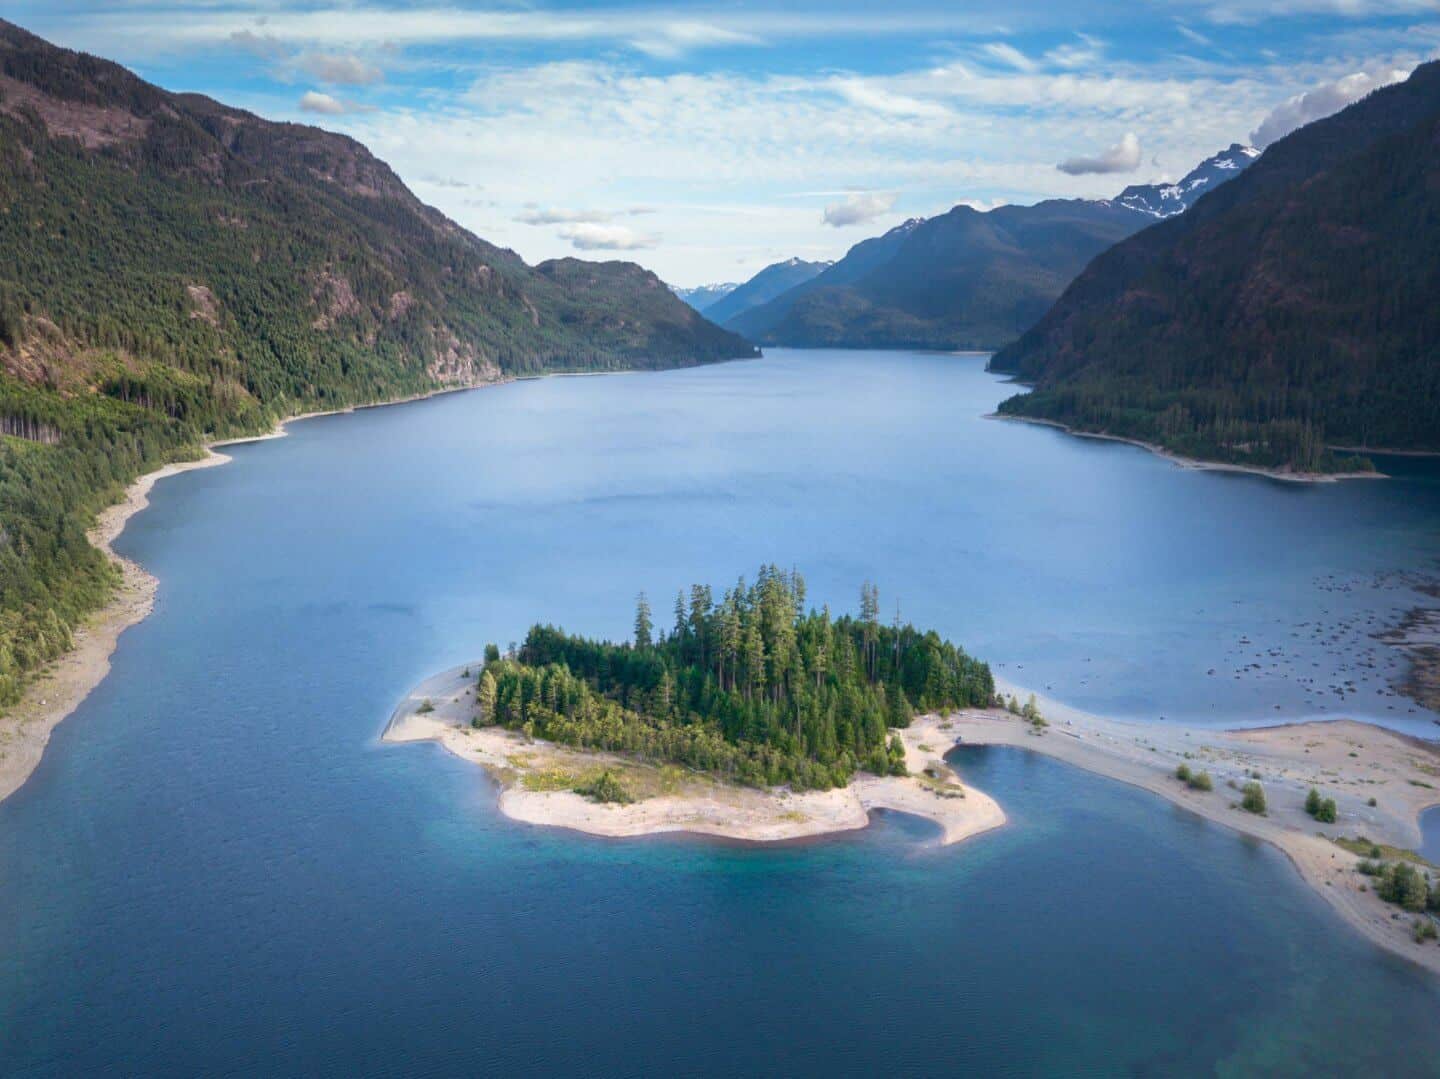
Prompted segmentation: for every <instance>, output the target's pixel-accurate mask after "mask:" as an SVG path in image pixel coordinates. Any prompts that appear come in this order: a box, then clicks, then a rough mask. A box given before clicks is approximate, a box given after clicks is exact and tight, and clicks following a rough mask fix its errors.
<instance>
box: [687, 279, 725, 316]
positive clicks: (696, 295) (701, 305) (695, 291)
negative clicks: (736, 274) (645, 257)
mask: <svg viewBox="0 0 1440 1079" xmlns="http://www.w3.org/2000/svg"><path fill="white" fill-rule="evenodd" d="M739 287H740V286H739V284H738V283H737V282H734V281H730V282H726V283H725V284H721V285H697V286H696V287H695V288H676V287H675V286H674V285H671V286H670V288H671V291H672V292H674V293H675V295H676V296H679V297H680V298H681V299H682V300H684V301H685V302H686V303H688V304H689V305H690V306H691V307H693V308H695V310H697V311H699V312H700V313H702V314H704V313H705V312H706V311H708V310H709V309H710V307H711V306H713V305H714V304H715V303H716V302H717V301H719V300H723V299H724V298H725V297H726V296H728V295H730V293H732V292H734V291H735V290H736V289H737V288H739Z"/></svg>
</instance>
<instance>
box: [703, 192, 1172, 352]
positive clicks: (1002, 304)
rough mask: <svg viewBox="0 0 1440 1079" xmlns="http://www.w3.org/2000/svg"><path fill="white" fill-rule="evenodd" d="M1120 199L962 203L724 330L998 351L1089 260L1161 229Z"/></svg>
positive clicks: (818, 342)
mask: <svg viewBox="0 0 1440 1079" xmlns="http://www.w3.org/2000/svg"><path fill="white" fill-rule="evenodd" d="M1150 220H1151V219H1150V217H1149V216H1148V215H1146V214H1142V213H1140V212H1139V211H1136V210H1131V209H1127V208H1125V207H1122V206H1117V205H1116V204H1115V203H1112V202H1100V201H1087V200H1081V199H1074V200H1051V201H1048V202H1042V203H1039V204H1038V205H1035V206H1002V207H1000V208H999V209H996V210H991V211H989V212H988V213H986V212H981V211H978V210H974V209H971V208H970V207H969V206H956V207H955V208H954V209H953V210H951V211H950V212H949V213H947V214H943V215H941V216H940V217H933V218H930V219H929V220H923V221H922V220H913V221H907V222H906V223H905V224H903V225H901V226H899V227H897V228H895V229H892V230H891V231H889V232H887V233H886V234H885V235H883V236H879V237H876V238H875V239H871V240H866V241H864V242H862V243H859V244H856V245H855V246H854V247H853V248H851V249H850V251H849V253H848V254H846V256H845V257H844V258H843V259H841V260H840V261H839V262H837V263H836V264H835V265H834V266H832V267H831V268H830V269H828V270H826V271H825V272H824V273H822V274H819V275H818V276H816V277H814V278H813V279H811V280H810V281H809V282H807V283H805V284H804V285H801V286H800V287H799V288H795V289H791V290H790V291H789V292H786V293H784V294H783V295H781V296H779V297H777V298H776V299H774V300H772V301H770V302H769V303H768V304H763V305H761V306H760V307H756V308H754V309H752V310H750V311H746V312H743V313H741V314H740V315H738V316H736V317H734V318H730V319H728V320H725V322H724V325H726V326H727V328H729V329H733V330H735V331H736V332H738V333H742V334H744V335H745V336H747V337H750V338H752V339H754V340H757V341H761V342H764V343H767V344H768V343H774V344H786V345H806V346H839V347H848V348H939V349H958V348H967V349H991V348H997V347H999V346H1000V345H1002V344H1005V343H1006V342H1008V341H1012V340H1014V339H1015V337H1017V336H1018V335H1019V334H1020V333H1021V332H1022V331H1023V330H1025V329H1026V327H1028V326H1030V325H1031V324H1032V323H1034V321H1035V320H1036V319H1037V318H1039V317H1040V316H1041V315H1042V314H1044V313H1045V310H1046V309H1047V308H1048V307H1049V306H1050V304H1051V303H1052V302H1053V301H1054V299H1055V297H1057V296H1058V295H1060V292H1061V290H1062V289H1064V287H1065V285H1066V284H1068V283H1069V282H1070V280H1071V279H1072V278H1073V277H1074V276H1075V275H1076V274H1078V273H1079V272H1080V271H1081V270H1082V269H1083V268H1084V267H1085V264H1086V263H1087V262H1089V261H1090V259H1091V258H1093V257H1094V256H1095V255H1096V254H1097V253H1099V252H1100V251H1103V250H1104V249H1105V248H1107V247H1109V246H1110V245H1111V244H1113V243H1115V242H1116V241H1118V240H1121V239H1124V238H1125V237H1126V236H1129V235H1130V234H1131V233H1133V232H1135V231H1136V230H1137V229H1140V228H1143V227H1144V226H1145V225H1146V224H1148V223H1149V222H1150Z"/></svg>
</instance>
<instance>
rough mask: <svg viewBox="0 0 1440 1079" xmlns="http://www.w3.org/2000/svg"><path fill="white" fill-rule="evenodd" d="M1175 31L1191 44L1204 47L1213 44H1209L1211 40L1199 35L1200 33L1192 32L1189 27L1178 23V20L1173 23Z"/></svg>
mask: <svg viewBox="0 0 1440 1079" xmlns="http://www.w3.org/2000/svg"><path fill="white" fill-rule="evenodd" d="M1175 30H1176V32H1177V33H1179V35H1180V36H1181V37H1183V38H1184V39H1185V40H1186V41H1189V42H1191V43H1192V44H1195V45H1204V46H1206V47H1209V46H1210V45H1211V44H1213V42H1211V40H1210V39H1209V38H1208V37H1206V36H1205V35H1204V34H1202V33H1200V31H1198V30H1192V29H1190V27H1188V26H1186V25H1185V24H1184V23H1183V22H1179V21H1178V20H1177V21H1176V23H1175Z"/></svg>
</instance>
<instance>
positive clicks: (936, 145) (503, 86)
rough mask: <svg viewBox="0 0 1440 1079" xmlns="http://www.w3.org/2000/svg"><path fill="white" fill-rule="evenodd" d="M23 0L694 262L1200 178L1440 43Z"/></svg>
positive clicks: (596, 243)
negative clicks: (1242, 147) (1232, 149)
mask: <svg viewBox="0 0 1440 1079" xmlns="http://www.w3.org/2000/svg"><path fill="white" fill-rule="evenodd" d="M3 13H4V15H5V16H6V17H8V18H10V19H12V20H14V21H16V22H19V23H20V24H21V25H23V26H26V27H27V28H28V29H31V30H33V31H35V32H36V33H39V34H41V35H43V36H45V37H47V38H49V39H50V40H52V41H55V42H58V43H60V44H63V45H68V46H70V47H73V48H80V49H85V50H87V51H89V52H94V53H97V54H100V55H103V56H107V57H109V58H111V59H115V60H118V61H120V62H122V63H124V64H126V65H127V66H129V67H131V68H133V69H134V70H136V71H137V72H139V73H140V74H141V75H143V76H144V77H145V78H148V79H150V80H152V81H154V82H157V83H159V84H160V85H162V86H165V87H168V88H170V89H175V90H190V91H198V92H201V93H206V94H210V95H212V96H214V97H216V98H219V99H221V100H223V101H225V102H227V103H230V104H234V105H238V106H241V107H244V108H249V109H251V110H253V111H255V112H257V113H259V114H261V115H263V116H266V117H270V118H273V119H285V120H298V121H302V122H306V123H315V124H319V125H321V126H323V127H327V128H330V129H332V130H337V131H343V132H346V133H348V134H351V135H354V136H355V137H356V138H359V139H360V140H361V141H363V142H365V143H366V144H367V145H368V146H370V147H371V149H373V150H374V151H375V152H376V153H377V154H379V155H380V156H381V157H383V158H384V159H385V160H387V161H389V162H390V163H391V164H392V165H393V166H394V167H395V168H396V170H397V171H398V172H399V173H400V175H401V176H402V177H403V178H404V179H405V181H406V182H407V183H408V184H410V186H411V187H412V188H413V189H414V190H415V191H416V193H417V194H419V195H420V197H421V198H423V199H425V200H426V201H427V202H430V203H432V204H434V205H436V206H438V207H440V208H441V209H443V210H444V211H445V212H446V213H448V214H450V215H451V216H452V217H454V218H456V219H457V220H458V221H460V222H461V223H462V224H464V225H466V226H467V227H469V228H471V229H473V230H474V231H475V232H477V233H479V234H480V235H482V236H484V237H486V238H487V239H489V240H492V241H494V242H496V243H500V244H503V245H505V246H508V247H512V248H514V249H515V250H516V251H518V252H519V253H520V254H521V255H523V256H524V257H525V258H526V259H528V260H530V261H536V260H538V259H542V258H548V257H552V256H556V255H563V254H571V255H579V256H581V257H587V258H606V257H621V258H632V259H634V260H636V261H638V262H641V263H642V264H644V265H646V266H649V267H651V268H652V269H654V270H656V271H657V272H659V273H660V274H661V276H663V277H664V278H665V279H666V280H668V281H671V282H672V283H675V284H681V285H692V284H698V283H701V282H709V281H723V280H738V279H744V278H745V277H747V276H749V275H750V274H752V273H754V272H755V271H756V270H758V269H759V268H761V267H762V266H764V265H765V264H767V263H769V262H773V261H776V260H778V259H781V258H787V257H790V256H792V255H798V256H801V257H805V258H835V257H838V256H839V255H841V254H843V252H844V251H845V249H846V248H847V247H849V246H850V245H851V244H853V243H855V242H856V241H858V240H861V239H864V238H865V237H867V236H870V235H875V234H877V233H879V232H881V231H883V230H884V229H886V228H888V227H890V226H892V225H895V224H898V223H899V222H901V221H903V220H904V219H906V218H907V217H913V216H929V215H932V214H935V213H939V212H943V211H944V210H946V209H948V208H950V207H951V206H953V205H955V204H956V203H960V202H968V203H970V204H972V205H975V206H978V207H981V208H986V207H990V206H993V205H996V204H998V203H1001V202H1034V201H1037V200H1039V199H1042V198H1049V197H1074V196H1087V197H1104V196H1109V195H1114V194H1116V193H1118V192H1119V191H1120V189H1121V188H1123V187H1124V186H1125V185H1126V184H1129V183H1140V182H1148V181H1151V180H1156V179H1163V178H1171V179H1173V178H1177V177H1179V176H1180V175H1182V174H1183V173H1184V172H1186V171H1187V170H1188V169H1189V168H1190V167H1192V166H1193V165H1194V164H1195V163H1197V162H1198V161H1199V160H1200V159H1202V158H1203V157H1205V156H1208V155H1209V154H1211V153H1213V152H1214V151H1216V150H1218V149H1220V148H1223V147H1224V146H1227V145H1229V144H1230V143H1231V142H1235V141H1241V142H1244V141H1251V140H1253V139H1256V138H1258V139H1259V140H1260V141H1262V142H1263V141H1266V140H1273V139H1274V138H1276V137H1279V136H1280V135H1282V134H1284V132H1285V131H1287V130H1289V129H1290V128H1292V127H1293V126H1295V125H1296V124H1298V123H1300V122H1303V121H1306V120H1308V119H1313V118H1316V117H1317V116H1320V115H1324V114H1326V113H1328V112H1330V111H1333V110H1334V109H1336V108H1338V107H1340V106H1342V105H1343V104H1344V103H1346V102H1347V101H1348V100H1352V99H1353V98H1354V97H1356V96H1358V95H1360V94H1362V93H1363V92H1365V91H1366V90H1368V89H1370V88H1373V87H1374V86H1377V85H1382V84H1383V83H1385V82H1388V81H1392V80H1394V79H1396V78H1401V77H1403V76H1404V74H1406V73H1408V71H1409V70H1411V69H1412V68H1413V67H1414V66H1415V64H1417V63H1419V62H1421V61H1423V60H1426V59H1432V58H1434V57H1436V56H1437V55H1440V0H1269V2H1264V0H1195V2H1189V0H1183V2H1182V0H1174V2H1162V3H1148V4H1140V3H1135V2H1133V0H1131V2H1128V3H1119V2H1111V0H1094V2H1072V3H1047V4H1040V3H1030V2H1028V0H1011V2H1009V3H1006V4H1003V5H999V4H994V3H993V2H992V3H970V2H965V0H959V2H957V0H950V2H947V3H933V2H925V0H919V2H911V0H891V2H890V3H876V2H874V0H870V2H868V3H863V4H862V3H854V2H850V0H845V2H838V3H837V2H833V0H832V2H828V3H811V2H802V3H779V2H772V3H752V2H748V0H743V2H729V3H660V4H655V3H643V4H640V3H636V4H626V3H622V2H610V3H573V2H572V3H532V4H503V3H498V4H497V3H463V2H452V3H435V4H430V3H411V4H396V3H386V2H385V0H369V2H365V3H343V2H334V0H332V2H314V3H297V2H292V0H250V2H240V0H190V2H188V3H185V2H182V3H160V2H157V0H108V2H99V0H85V2H82V0H43V2H38V0H18V2H14V0H10V2H7V3H6V4H5V5H4V12H3ZM1062 163H1064V164H1066V165H1067V168H1066V169H1065V170H1061V169H1060V168H1058V167H1057V166H1059V165H1060V164H1062Z"/></svg>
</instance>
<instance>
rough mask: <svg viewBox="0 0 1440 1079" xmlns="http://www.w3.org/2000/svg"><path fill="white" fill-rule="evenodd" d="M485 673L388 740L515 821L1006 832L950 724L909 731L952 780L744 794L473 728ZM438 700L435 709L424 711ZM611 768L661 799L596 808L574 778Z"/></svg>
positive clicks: (396, 722)
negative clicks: (887, 823) (418, 751)
mask: <svg viewBox="0 0 1440 1079" xmlns="http://www.w3.org/2000/svg"><path fill="white" fill-rule="evenodd" d="M479 666H480V665H479V664H478V663H474V664H470V665H469V666H466V667H455V668H451V669H450V670H448V671H443V672H441V673H440V674H437V675H433V676H431V677H430V678H427V679H425V680H424V681H423V682H421V683H420V684H419V685H417V686H415V687H414V688H413V689H412V690H411V691H410V692H409V693H408V694H407V695H406V696H405V698H404V699H403V700H402V701H401V702H400V704H399V705H398V706H397V707H396V709H395V710H394V712H393V713H392V714H391V716H390V719H389V721H388V722H387V723H386V725H385V727H384V729H383V730H382V731H381V733H380V738H379V740H380V742H381V743H382V744H392V745H398V744H406V743H415V742H433V743H437V744H438V745H439V746H440V747H441V748H443V749H444V750H445V751H447V752H448V753H450V754H452V755H454V756H456V757H459V758H460V759H461V760H464V761H467V762H469V763H471V764H475V765H479V766H480V767H481V768H482V769H483V770H484V771H485V772H486V774H488V775H489V776H490V778H491V779H492V780H493V781H494V782H495V784H496V787H497V797H496V806H497V808H498V809H499V811H500V813H501V814H502V815H503V816H505V817H507V818H509V819H510V820H512V821H517V822H520V823H523V824H531V825H539V826H544V827H550V828H562V829H565V830H568V831H573V832H580V833H584V834H586V835H590V836H596V837H604V838H612V839H619V838H633V837H639V836H650V835H662V834H667V833H683V834H689V835H697V836H709V837H714V838H720V839H727V840H734V841H738V842H745V843H776V842H788V841H793V840H800V839H813V838H819V837H821V836H829V835H836V834H840V833H844V832H850V831H855V830H857V829H861V828H865V827H867V826H868V825H869V824H870V820H871V816H870V815H871V812H872V811H873V810H876V809H886V810H893V811H896V812H900V813H908V814H910V815H912V816H918V817H922V818H925V819H927V820H929V821H931V822H932V823H933V824H935V825H936V826H937V827H938V828H939V829H940V835H939V836H938V837H937V839H936V845H938V846H950V845H953V844H956V843H960V842H962V841H964V840H966V839H969V838H971V837H972V836H976V835H980V834H981V833H983V832H987V831H990V830H991V829H994V828H999V827H1001V826H1002V825H1004V824H1005V823H1006V816H1005V812H1004V810H1003V809H1001V808H1000V805H999V803H997V802H996V801H995V800H994V799H993V798H991V797H990V796H989V795H987V794H985V793H984V792H982V791H979V790H977V789H976V788H974V787H970V786H968V785H966V786H962V785H961V784H960V783H959V780H958V778H954V777H953V773H952V772H950V769H949V768H948V766H946V765H945V764H944V762H943V760H942V758H943V756H944V753H945V752H946V751H948V750H949V748H950V746H951V743H952V739H950V738H948V737H946V735H945V734H944V732H942V731H941V729H940V728H941V725H942V724H945V723H948V720H941V719H939V718H938V717H931V718H930V719H929V721H925V720H922V719H921V718H920V717H917V719H916V722H915V723H914V724H912V725H911V726H910V727H909V728H907V730H905V731H903V732H901V734H902V739H903V741H904V742H905V753H906V763H907V765H908V766H909V767H910V768H911V770H912V772H915V773H922V774H923V773H924V771H925V769H927V768H928V769H932V770H934V771H935V772H936V773H937V774H938V775H940V776H941V777H943V778H941V779H938V780H937V779H931V778H928V777H926V778H923V779H922V778H918V777H917V776H915V775H911V776H903V777H902V776H883V777H882V776H868V775H861V776H857V777H856V778H855V779H854V780H853V781H852V782H851V783H850V784H849V785H848V786H846V787H843V788H838V789H832V790H828V791H804V792H792V791H789V790H787V789H784V788H774V789H768V790H767V789H759V788H752V787H739V786H733V785H730V784H726V783H722V782H719V781H717V780H715V779H713V778H712V777H710V776H707V775H704V774H703V773H696V772H690V771H689V770H687V769H682V768H679V767H676V766H668V767H667V766H656V765H650V764H643V763H640V762H637V761H634V760H632V759H629V758H625V757H620V756H617V755H614V754H610V753H604V752H599V751H590V750H574V749H570V748H568V747H564V746H558V745H554V744H552V743H549V742H544V741H540V740H537V739H526V738H524V736H522V735H520V734H518V733H516V732H512V731H507V730H504V729H502V728H498V727H481V728H474V727H471V726H470V723H469V721H470V716H471V715H472V714H473V711H474V701H473V694H474V691H473V688H472V687H473V685H474V680H473V679H472V678H469V677H466V676H465V675H464V673H463V672H465V671H470V670H478V669H479ZM427 701H428V702H429V703H430V705H431V709H432V710H431V711H429V712H420V711H418V710H419V709H420V708H422V707H423V705H424V702H427ZM600 769H611V770H614V771H617V772H621V773H623V774H624V775H625V778H626V779H627V780H628V781H630V782H631V784H632V785H633V784H636V783H638V784H640V785H643V786H645V787H647V788H649V791H650V792H649V793H647V794H646V795H645V796H644V797H642V798H641V799H640V800H637V801H635V802H631V803H628V804H624V805H620V804H615V803H598V802H593V801H590V800H589V799H587V798H585V797H583V796H581V795H579V794H576V793H575V792H574V791H573V790H572V789H571V787H572V786H574V780H576V779H578V778H580V777H582V776H583V775H584V774H585V773H586V772H594V771H598V770H600ZM557 780H563V781H557Z"/></svg>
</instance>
